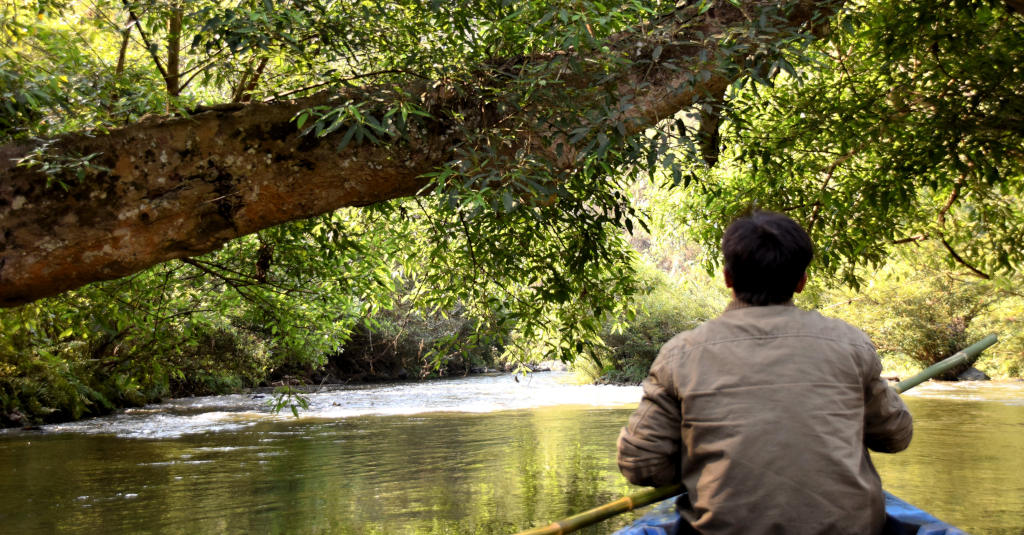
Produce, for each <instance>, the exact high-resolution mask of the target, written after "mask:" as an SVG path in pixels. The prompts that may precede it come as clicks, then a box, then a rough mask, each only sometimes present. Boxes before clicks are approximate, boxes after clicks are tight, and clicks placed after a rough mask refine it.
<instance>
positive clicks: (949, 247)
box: [941, 239, 992, 280]
mask: <svg viewBox="0 0 1024 535" xmlns="http://www.w3.org/2000/svg"><path fill="white" fill-rule="evenodd" d="M941 241H942V246H943V247H945V248H946V250H947V251H949V254H950V256H952V257H953V260H956V262H957V263H958V264H960V265H962V266H964V267H965V268H967V269H969V270H971V272H972V273H974V274H975V275H977V276H979V277H981V278H983V279H985V280H991V279H992V276H991V275H989V274H988V273H985V272H984V271H981V270H980V269H978V268H976V267H974V266H972V265H970V264H969V263H967V261H966V260H964V259H963V258H962V257H961V256H960V255H959V254H957V252H956V251H955V250H954V249H953V246H952V245H950V244H949V242H947V241H946V240H945V239H943V240H941Z"/></svg>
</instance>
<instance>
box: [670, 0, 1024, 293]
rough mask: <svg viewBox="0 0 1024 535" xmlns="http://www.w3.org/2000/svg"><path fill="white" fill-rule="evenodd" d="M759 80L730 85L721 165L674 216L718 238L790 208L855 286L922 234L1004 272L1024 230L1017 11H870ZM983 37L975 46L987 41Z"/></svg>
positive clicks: (1013, 261)
mask: <svg viewBox="0 0 1024 535" xmlns="http://www.w3.org/2000/svg"><path fill="white" fill-rule="evenodd" d="M838 26H839V27H840V28H842V29H843V31H835V32H833V33H832V35H831V38H830V39H829V40H828V41H825V42H821V43H819V44H818V45H816V46H815V48H814V49H813V50H810V51H808V53H807V56H808V57H809V58H811V59H812V60H813V61H809V62H803V63H800V64H798V65H797V66H796V68H795V69H793V70H788V69H787V70H786V73H785V74H780V75H779V76H777V77H776V78H775V79H774V80H773V81H772V82H771V83H770V85H769V86H764V85H756V84H755V85H751V84H747V85H745V86H743V87H738V86H734V87H733V88H732V89H731V91H730V93H729V95H728V98H729V100H730V106H729V107H728V108H727V113H728V116H727V121H726V122H725V127H726V128H725V132H724V133H723V145H724V147H725V149H724V153H725V156H727V158H728V160H727V163H726V165H724V166H720V167H719V168H717V169H714V170H709V171H705V172H704V173H703V174H701V181H700V183H699V184H698V185H697V186H696V187H695V188H693V191H692V192H690V193H689V194H688V195H687V197H686V199H685V200H684V201H682V204H683V209H682V210H680V212H681V214H682V215H681V217H682V218H683V219H684V220H685V221H686V222H687V223H688V224H691V225H694V226H695V227H697V228H699V229H700V230H699V231H698V232H699V234H700V236H701V238H702V240H703V241H704V242H705V243H708V244H714V243H716V242H717V241H718V240H719V239H720V238H721V232H722V230H723V228H724V225H723V224H724V223H725V222H726V221H728V220H729V219H731V218H732V217H733V216H734V214H737V213H740V212H743V211H744V210H749V209H751V208H753V207H759V208H763V209H773V210H778V211H784V212H787V213H789V214H791V215H793V216H794V217H796V218H797V219H798V220H801V221H802V222H803V223H804V224H805V226H806V227H807V228H809V229H810V230H811V234H812V238H813V239H814V241H815V242H816V243H818V244H820V247H819V249H818V251H817V252H818V258H819V262H818V263H817V265H816V267H817V268H818V269H821V270H823V271H824V272H825V273H829V274H831V273H837V274H840V275H841V276H842V277H843V278H844V279H845V280H846V281H847V282H849V283H856V282H857V275H856V268H857V266H879V265H881V264H882V263H884V261H885V259H886V258H887V255H888V251H889V250H890V246H891V245H893V244H899V243H908V242H919V241H923V240H930V241H933V242H935V243H938V244H940V245H941V246H942V247H943V248H944V249H946V250H947V253H948V254H950V256H951V257H952V258H955V259H956V260H957V261H958V262H959V263H960V264H961V265H962V266H964V268H965V269H968V270H970V271H972V272H974V273H975V274H978V275H982V276H986V277H987V276H992V275H995V274H999V273H1002V274H1006V273H1012V272H1015V271H1016V270H1018V269H1019V268H1020V265H1021V262H1022V261H1024V253H1022V249H1021V248H1020V247H1018V246H1016V243H1017V241H1018V240H1019V236H1021V233H1022V231H1024V227H1022V224H1024V212H1022V209H1024V204H1022V201H1021V193H1022V191H1024V152H1022V147H1024V137H1022V134H1021V133H1022V132H1024V129H1022V128H1021V126H1022V123H1021V119H1022V118H1024V114H1022V112H1024V99H1022V97H1021V95H1024V71H1022V69H1021V67H1020V66H1021V65H1024V56H1022V51H1024V41H1022V36H1024V17H1021V16H1020V14H1017V13H1012V12H1007V11H1005V8H1004V6H1003V4H1002V3H999V2H983V1H979V2H968V1H959V0H957V1H941V0H936V1H932V0H928V1H919V2H911V3H906V2H898V3H897V2H869V3H866V4H865V5H863V6H861V5H859V4H858V5H857V6H856V7H855V8H852V9H851V10H850V11H848V12H846V13H844V14H842V15H841V17H840V19H839V21H838ZM982 43H983V45H982Z"/></svg>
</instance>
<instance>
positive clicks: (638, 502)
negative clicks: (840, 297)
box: [516, 334, 999, 535]
mask: <svg viewBox="0 0 1024 535" xmlns="http://www.w3.org/2000/svg"><path fill="white" fill-rule="evenodd" d="M998 340H999V339H998V338H997V337H996V335H994V334H990V335H988V336H986V337H985V338H982V339H981V341H979V342H976V343H974V344H972V345H970V346H968V347H966V348H964V349H961V350H960V351H957V352H956V353H954V354H953V355H952V356H950V357H947V358H945V359H943V360H941V361H939V362H938V363H936V364H932V365H931V366H929V367H927V368H925V369H924V371H922V372H921V373H918V374H917V375H915V376H913V377H910V378H909V379H905V380H903V381H900V382H899V383H897V384H896V385H895V386H893V388H894V389H895V390H896V391H897V392H899V393H901V394H902V393H903V392H906V391H907V390H910V389H911V388H914V387H915V386H917V385H919V384H921V383H923V382H925V381H927V380H928V379H931V378H933V377H936V376H938V375H941V374H943V373H945V372H946V371H949V370H950V369H952V368H955V367H957V366H960V365H963V364H968V365H969V364H971V363H973V362H974V360H975V359H976V358H978V355H980V354H981V352H982V351H983V350H985V349H986V348H988V347H989V346H991V345H992V344H994V343H996V342H997V341H998ZM682 492H683V486H682V485H681V484H676V485H668V486H665V487H658V488H655V489H647V490H645V491H642V492H638V493H636V494H632V495H629V496H624V497H622V498H619V499H618V500H615V501H613V502H609V503H606V504H604V505H600V506H598V507H595V508H593V509H590V510H587V511H584V512H582V513H579V514H576V515H573V516H570V517H568V518H563V519H562V520H559V521H557V522H552V523H550V524H548V525H547V526H543V527H539V528H533V529H528V530H526V531H520V532H519V533H516V535H562V534H564V533H572V532H573V531H576V530H578V529H580V528H585V527H587V526H589V525H592V524H596V523H598V522H600V521H602V520H604V519H606V518H611V517H613V516H615V515H619V514H622V513H625V512H627V511H632V510H633V509H636V508H638V507H643V506H645V505H650V504H652V503H654V502H660V501H661V500H664V499H666V498H670V497H672V496H675V495H677V494H681V493H682Z"/></svg>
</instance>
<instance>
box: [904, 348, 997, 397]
mask: <svg viewBox="0 0 1024 535" xmlns="http://www.w3.org/2000/svg"><path fill="white" fill-rule="evenodd" d="M998 341H999V338H998V337H997V336H996V335H994V334H990V335H988V336H986V337H985V338H982V339H981V340H980V341H979V342H976V343H974V344H972V345H970V346H968V347H966V348H964V349H961V350H960V351H957V352H956V353H954V354H953V355H952V356H950V357H947V358H945V359H942V360H940V361H939V362H937V363H935V364H932V365H931V366H929V367H927V368H925V369H924V371H922V372H921V373H919V374H917V375H915V376H913V377H910V378H908V379H904V380H902V381H900V382H899V383H896V386H894V387H893V388H895V389H896V391H897V392H899V393H900V394H902V393H904V392H906V391H907V390H910V389H911V388H914V387H915V386H917V385H919V384H921V383H923V382H925V381H927V380H928V379H931V378H933V377H938V376H939V375H942V374H943V373H946V372H947V371H949V370H951V369H953V368H956V367H957V366H962V365H965V364H966V365H968V366H969V365H971V364H972V363H974V361H975V359H977V358H978V355H980V354H981V352H982V351H983V350H985V349H986V348H987V347H988V346H990V345H992V344H994V343H996V342H998Z"/></svg>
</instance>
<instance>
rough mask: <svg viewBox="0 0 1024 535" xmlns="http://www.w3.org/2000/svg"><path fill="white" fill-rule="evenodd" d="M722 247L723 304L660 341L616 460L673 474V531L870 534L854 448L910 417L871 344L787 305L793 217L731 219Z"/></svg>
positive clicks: (889, 447) (796, 245)
mask: <svg viewBox="0 0 1024 535" xmlns="http://www.w3.org/2000/svg"><path fill="white" fill-rule="evenodd" d="M722 250H723V253H724V256H725V284H726V286H728V287H729V288H731V289H732V292H733V301H732V303H730V304H729V306H728V307H727V308H726V309H725V312H723V313H722V315H721V316H719V317H718V318H716V319H713V320H710V321H708V322H706V323H704V324H703V325H701V326H699V327H697V328H696V329H694V330H692V331H687V332H683V333H680V334H678V335H676V336H675V337H674V338H672V339H671V340H670V341H669V342H668V343H666V344H665V345H664V346H663V347H662V348H661V352H660V353H659V354H658V358H657V359H655V361H654V363H653V364H652V365H651V370H650V375H649V376H648V378H647V379H646V380H645V381H644V384H643V389H644V395H643V399H642V401H641V402H640V407H639V408H638V409H637V410H636V412H635V413H633V415H632V416H631V417H630V419H629V424H628V426H627V427H625V428H624V429H623V430H622V433H621V434H620V436H619V444H618V447H619V469H620V470H621V471H622V473H623V475H625V476H626V478H627V479H628V480H629V481H630V482H632V483H634V484H637V485H650V486H662V485H668V484H673V483H678V482H680V481H681V482H682V483H683V485H684V486H685V487H686V490H687V495H686V496H684V497H683V500H684V501H683V503H681V504H680V514H681V516H682V519H683V520H685V521H686V522H688V523H689V524H690V527H688V526H681V529H682V530H683V532H686V530H695V531H696V532H698V533H702V534H705V535H708V534H744V535H748V534H758V533H794V534H819V533H820V534H842V533H849V534H857V535H866V534H877V533H880V532H881V530H882V526H883V524H884V523H885V504H884V497H883V494H882V484H881V481H880V479H879V477H878V473H877V472H876V471H875V468H874V466H873V465H872V464H871V459H870V457H869V456H868V452H867V449H866V448H870V449H872V450H875V451H880V452H897V451H900V450H903V449H904V448H906V447H907V446H908V445H909V444H910V438H911V433H912V422H911V418H910V413H909V412H908V411H907V408H906V406H905V405H904V404H903V402H902V400H900V398H899V396H898V395H897V394H896V392H895V391H894V390H893V389H891V388H890V387H889V386H888V383H887V382H886V381H885V380H883V379H881V378H880V377H879V374H880V373H881V370H882V365H881V362H880V360H879V358H878V355H877V353H876V352H875V349H874V346H873V345H872V344H871V341H870V340H869V339H868V337H867V336H866V335H865V334H864V333H862V332H861V331H859V330H857V329H856V328H854V327H851V326H850V325H848V324H846V323H844V322H842V321H839V320H835V319H829V318H825V317H823V316H821V315H820V314H818V313H817V312H813V311H806V310H802V309H799V308H797V307H795V306H794V305H793V302H792V296H793V294H794V293H798V292H800V291H802V290H803V288H804V284H805V283H806V282H807V275H806V271H805V270H806V268H807V265H808V264H809V263H810V261H811V257H812V246H811V241H810V238H809V237H808V235H807V233H806V232H805V231H804V229H802V228H801V227H800V226H799V225H798V224H797V223H795V222H794V221H793V220H792V219H789V218H788V217H786V216H784V215H781V214H776V213H772V212H756V213H754V214H753V215H751V216H749V217H745V218H741V219H738V220H736V221H735V222H733V223H732V224H731V225H730V226H729V228H728V229H726V231H725V236H724V238H723V239H722ZM687 498H688V500H689V503H688V504H687V503H685V500H686V499H687ZM691 532H692V531H691Z"/></svg>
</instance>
